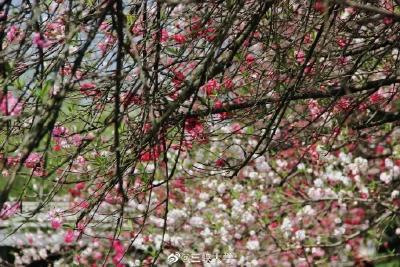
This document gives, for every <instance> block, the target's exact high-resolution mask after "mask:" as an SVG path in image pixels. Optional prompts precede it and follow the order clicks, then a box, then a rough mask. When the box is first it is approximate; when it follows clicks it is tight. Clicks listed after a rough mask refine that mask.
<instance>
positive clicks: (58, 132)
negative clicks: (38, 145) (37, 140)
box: [52, 126, 68, 137]
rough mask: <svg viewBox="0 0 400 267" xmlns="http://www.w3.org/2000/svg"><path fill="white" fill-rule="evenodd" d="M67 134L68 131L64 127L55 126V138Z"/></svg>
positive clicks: (53, 132)
mask: <svg viewBox="0 0 400 267" xmlns="http://www.w3.org/2000/svg"><path fill="white" fill-rule="evenodd" d="M66 133H68V130H67V128H65V127H64V126H55V127H54V129H53V131H52V134H53V136H54V137H61V136H64V135H65V134H66Z"/></svg>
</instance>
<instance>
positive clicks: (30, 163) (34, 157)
mask: <svg viewBox="0 0 400 267" xmlns="http://www.w3.org/2000/svg"><path fill="white" fill-rule="evenodd" d="M41 160H42V155H40V154H39V153H36V152H32V153H31V154H29V156H28V158H27V159H26V160H25V167H26V168H31V169H33V168H36V167H39V165H40V161H41Z"/></svg>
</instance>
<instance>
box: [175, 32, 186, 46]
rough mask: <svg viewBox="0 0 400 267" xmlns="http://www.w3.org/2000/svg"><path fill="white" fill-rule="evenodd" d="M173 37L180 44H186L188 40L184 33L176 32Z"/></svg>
mask: <svg viewBox="0 0 400 267" xmlns="http://www.w3.org/2000/svg"><path fill="white" fill-rule="evenodd" d="M172 38H174V40H175V42H176V43H178V44H184V43H185V42H186V37H185V36H184V35H183V34H179V33H177V34H174V35H173V36H172Z"/></svg>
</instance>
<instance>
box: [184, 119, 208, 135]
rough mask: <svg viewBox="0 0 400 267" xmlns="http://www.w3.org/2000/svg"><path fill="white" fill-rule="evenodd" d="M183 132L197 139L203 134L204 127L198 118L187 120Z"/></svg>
mask: <svg viewBox="0 0 400 267" xmlns="http://www.w3.org/2000/svg"><path fill="white" fill-rule="evenodd" d="M185 131H187V132H188V133H189V134H190V135H191V136H193V137H197V136H199V135H201V134H203V132H204V127H203V124H202V123H201V122H200V121H199V119H198V118H188V119H187V120H186V121H185Z"/></svg>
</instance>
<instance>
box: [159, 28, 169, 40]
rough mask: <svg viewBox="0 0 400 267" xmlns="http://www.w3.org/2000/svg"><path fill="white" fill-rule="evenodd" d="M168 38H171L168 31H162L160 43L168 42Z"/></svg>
mask: <svg viewBox="0 0 400 267" xmlns="http://www.w3.org/2000/svg"><path fill="white" fill-rule="evenodd" d="M168 38H169V35H168V31H167V30H166V29H162V30H161V39H160V41H161V42H162V43H164V42H166V41H168Z"/></svg>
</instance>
